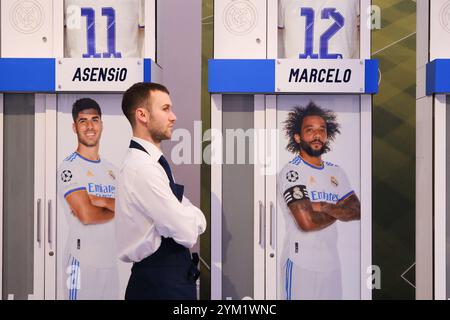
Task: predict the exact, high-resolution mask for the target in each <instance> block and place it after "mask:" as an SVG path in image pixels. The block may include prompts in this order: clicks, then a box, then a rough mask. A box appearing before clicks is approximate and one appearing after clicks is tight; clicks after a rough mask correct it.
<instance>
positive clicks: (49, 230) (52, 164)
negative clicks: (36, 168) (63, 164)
mask: <svg viewBox="0 0 450 320" xmlns="http://www.w3.org/2000/svg"><path fill="white" fill-rule="evenodd" d="M56 101H57V99H56V94H51V95H50V94H49V95H46V96H45V116H46V125H45V130H46V133H45V202H44V207H45V210H43V211H44V212H45V218H46V219H48V220H47V221H46V224H45V227H46V230H45V235H46V237H48V238H47V239H46V241H45V246H46V250H45V299H46V300H55V299H56V280H57V272H56V271H57V270H56V261H57V250H56V249H57V245H58V243H57V241H56V239H57V237H56V235H57V228H56V226H57V225H58V224H57V219H58V215H57V212H56V208H57V206H56V201H57V197H56V172H57V163H56V159H57V154H56V146H57V141H56V135H57V130H56V116H57V113H56Z"/></svg>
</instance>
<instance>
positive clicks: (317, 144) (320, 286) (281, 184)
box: [278, 102, 360, 300]
mask: <svg viewBox="0 0 450 320" xmlns="http://www.w3.org/2000/svg"><path fill="white" fill-rule="evenodd" d="M284 129H285V131H286V134H287V136H288V137H289V143H288V145H287V149H288V151H291V152H292V153H294V154H295V157H294V159H293V160H292V161H290V162H289V163H288V164H286V165H285V166H284V167H283V169H282V170H281V172H280V174H279V176H278V188H279V193H280V199H282V200H281V202H282V203H281V207H282V209H283V213H284V215H285V217H286V221H287V233H288V237H287V242H286V247H285V249H286V250H285V252H286V253H287V257H285V258H286V259H285V261H286V263H285V289H286V291H285V298H286V299H287V300H306V299H314V300H318V299H322V300H337V299H342V285H341V267H340V260H339V254H338V250H337V238H338V234H337V227H336V223H335V222H336V221H343V222H345V221H352V220H359V219H360V202H359V199H358V197H357V196H356V194H355V192H354V190H353V189H352V188H351V185H350V182H349V180H348V178H347V176H346V174H345V172H344V170H342V169H341V168H340V167H339V166H337V165H335V164H333V163H331V162H327V161H323V160H322V155H323V154H324V153H326V152H328V151H329V150H330V147H329V143H330V141H333V140H334V138H335V136H336V134H337V133H339V125H338V123H337V122H336V115H335V114H334V113H333V112H332V111H330V110H325V109H322V108H321V107H318V106H316V105H315V104H314V103H312V102H311V103H310V104H309V105H307V106H306V107H296V108H294V109H293V110H292V112H290V113H289V115H288V118H287V120H286V121H285V128H284Z"/></svg>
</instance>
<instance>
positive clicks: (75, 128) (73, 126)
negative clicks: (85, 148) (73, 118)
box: [72, 122, 77, 134]
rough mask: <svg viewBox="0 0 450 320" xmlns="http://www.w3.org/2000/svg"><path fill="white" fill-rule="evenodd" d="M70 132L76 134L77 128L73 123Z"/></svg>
mask: <svg viewBox="0 0 450 320" xmlns="http://www.w3.org/2000/svg"><path fill="white" fill-rule="evenodd" d="M72 130H73V133H75V134H77V127H76V125H75V122H74V123H72Z"/></svg>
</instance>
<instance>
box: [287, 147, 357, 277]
mask: <svg viewBox="0 0 450 320" xmlns="http://www.w3.org/2000/svg"><path fill="white" fill-rule="evenodd" d="M278 189H279V194H280V197H279V199H280V206H281V208H282V211H283V213H284V215H285V221H286V230H287V237H286V241H287V243H285V250H284V251H285V253H286V254H287V255H288V256H287V258H289V259H290V260H292V261H293V262H294V263H295V264H297V265H298V266H300V267H301V268H304V269H308V270H312V271H322V272H328V271H332V270H336V269H340V262H339V255H338V251H337V237H338V235H337V226H336V223H333V224H331V225H330V226H328V227H326V228H324V229H321V230H317V231H303V230H302V229H301V228H300V227H299V226H298V225H297V222H296V220H295V218H294V217H293V215H292V213H291V212H290V210H289V208H288V206H287V203H290V202H291V201H296V200H300V199H303V198H305V197H308V198H309V199H310V201H311V202H328V203H333V204H336V203H338V202H339V201H341V200H343V199H345V198H347V197H349V196H350V195H352V194H353V193H354V191H353V190H352V188H351V186H350V183H349V181H348V178H347V176H346V174H345V172H344V171H343V170H342V169H341V168H339V167H338V166H336V165H334V164H332V163H330V162H324V163H323V165H322V166H321V167H316V166H314V165H312V164H309V163H307V162H305V161H304V160H303V159H302V158H301V157H300V156H296V157H295V158H294V159H293V160H292V161H290V162H289V163H288V164H287V165H285V166H284V167H283V169H282V170H281V172H280V173H279V176H278Z"/></svg>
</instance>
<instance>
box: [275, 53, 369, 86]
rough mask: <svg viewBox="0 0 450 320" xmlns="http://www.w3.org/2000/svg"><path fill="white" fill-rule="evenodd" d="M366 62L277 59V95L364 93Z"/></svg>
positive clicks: (355, 60)
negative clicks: (281, 93) (278, 93)
mask: <svg viewBox="0 0 450 320" xmlns="http://www.w3.org/2000/svg"><path fill="white" fill-rule="evenodd" d="M364 73H365V65H364V60H359V59H344V60H342V59H337V60H312V59H303V60H300V59H278V60H276V64H275V90H276V92H293V93H295V92H297V93H298V92H308V93H323V92H326V93H362V92H364V87H365V79H364Z"/></svg>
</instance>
